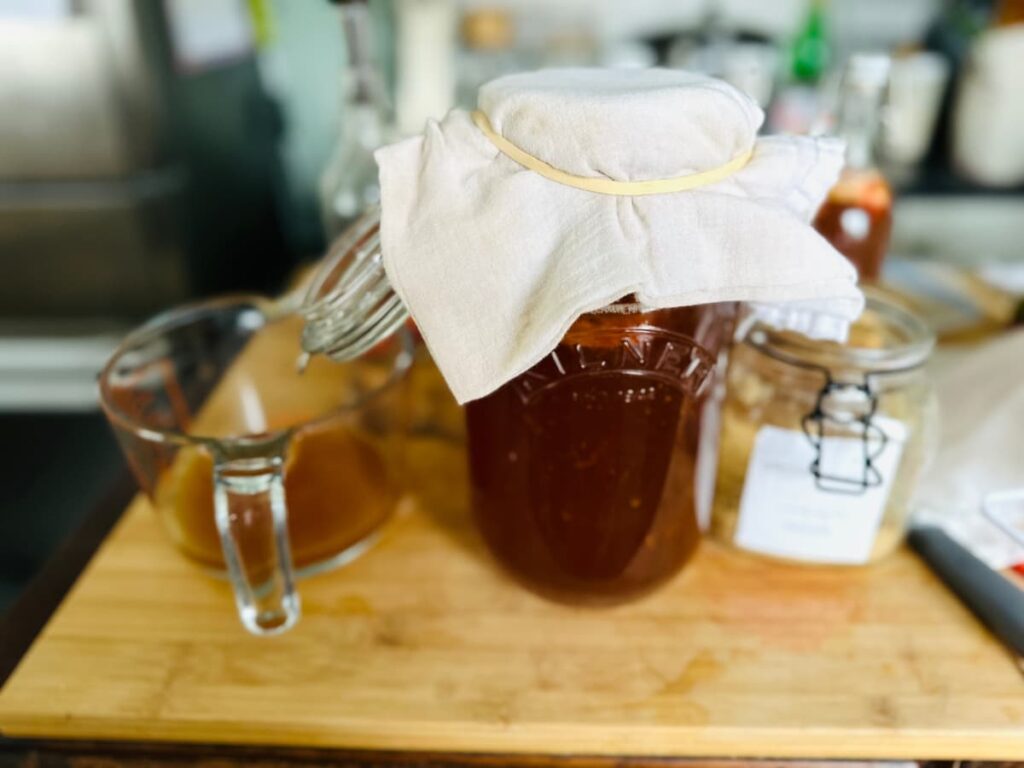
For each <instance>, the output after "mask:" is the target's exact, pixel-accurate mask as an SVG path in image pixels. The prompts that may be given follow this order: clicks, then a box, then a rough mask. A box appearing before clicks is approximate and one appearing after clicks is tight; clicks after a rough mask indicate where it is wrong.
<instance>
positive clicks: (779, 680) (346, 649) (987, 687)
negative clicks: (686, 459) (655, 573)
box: [0, 377, 1024, 759]
mask: <svg viewBox="0 0 1024 768" xmlns="http://www.w3.org/2000/svg"><path fill="white" fill-rule="evenodd" d="M424 380H427V381H429V377H428V378H427V379H424ZM439 425H440V426H439ZM410 445H411V453H412V470H411V472H412V482H413V484H414V486H415V487H416V489H417V493H416V497H415V500H413V501H411V502H410V503H408V504H406V505H405V509H404V511H403V513H402V514H401V515H399V516H398V518H397V519H396V520H395V521H394V523H393V524H391V525H390V527H389V528H388V530H387V531H386V534H385V536H384V537H383V540H382V541H381V542H380V544H378V546H377V547H376V548H375V549H373V550H372V551H371V552H369V553H368V554H367V555H365V556H364V557H363V558H362V559H360V560H358V561H357V562H355V563H353V564H352V565H350V566H348V567H346V568H344V569H342V570H339V571H336V572H333V573H328V574H324V575H321V576H318V577H315V578H312V579H309V580H307V581H304V582H302V584H301V592H302V600H303V612H304V615H303V618H302V620H301V622H300V623H299V625H298V626H297V628H296V629H295V630H293V631H292V632H290V633H288V634H286V635H284V636H281V637H278V638H271V639H266V638H255V637H250V636H249V635H247V634H246V633H245V632H244V630H243V629H242V628H241V626H240V624H239V623H238V620H237V618H236V617H235V614H234V607H233V602H232V598H231V594H230V590H229V589H228V586H227V584H226V583H225V582H223V581H222V580H219V579H217V578H215V577H211V576H210V575H209V574H207V573H206V572H204V571H203V570H201V569H200V568H199V567H197V566H195V565H194V564H192V563H190V562H189V561H187V560H185V559H184V558H183V557H181V556H180V555H179V554H178V553H177V552H176V551H175V550H174V549H173V548H172V547H171V546H170V545H169V544H168V541H167V538H166V536H165V534H164V532H163V531H162V530H161V529H160V527H159V525H158V522H157V520H156V518H155V516H154V514H153V513H152V511H151V509H150V508H149V506H148V503H147V502H146V501H145V500H142V499H139V500H136V501H135V502H134V503H133V505H132V506H131V508H130V509H129V511H128V513H127V514H126V516H125V517H124V519H123V520H122V522H121V523H120V524H119V526H118V527H117V528H116V529H115V531H114V533H113V534H112V535H111V537H110V538H109V540H108V541H107V542H106V543H105V545H104V546H103V547H102V549H101V550H100V552H99V553H98V555H97V557H96V558H95V559H94V561H93V562H92V563H91V565H90V566H89V568H88V569H87V570H86V571H85V573H84V575H83V577H82V578H81V579H80V581H79V582H78V584H77V585H76V586H75V588H74V589H73V590H72V592H71V593H70V595H69V597H68V598H67V599H66V600H65V602H64V604H63V605H62V607H61V608H60V609H59V611H58V612H57V613H56V615H55V616H54V618H53V619H52V621H51V622H50V623H49V625H48V626H47V627H46V629H45V630H44V632H43V633H42V635H41V636H40V638H39V639H38V640H37V641H36V643H35V645H34V646H33V647H32V649H31V650H30V652H29V653H28V655H27V656H26V658H25V659H24V661H23V662H22V664H21V665H20V667H19V668H18V669H17V670H16V671H15V673H14V675H13V676H12V677H11V679H10V680H9V682H8V684H7V685H6V687H5V688H4V689H3V691H2V692H0V731H2V732H3V733H4V734H5V735H7V736H11V737H31V738H76V739H123V740H133V741H146V740H162V741H182V742H198V743H224V744H232V743H233V744H250V745H272V744H273V745H287V746H294V747H331V748H337V749H357V750H363V749H373V750H391V751H394V750H425V751H433V752H447V753H450V752H459V753H522V754H527V753H532V754H562V755H570V754H577V755H580V754H590V755H623V756H677V757H685V756H703V757H714V756H723V757H724V756H730V757H773V758H851V759H861V758H918V759H927V758H932V759H953V758H963V759H1014V758H1017V759H1020V758H1024V677H1022V676H1021V674H1020V671H1019V670H1018V669H1017V667H1016V665H1015V664H1014V661H1013V660H1012V659H1011V658H1010V656H1009V655H1008V654H1007V652H1006V651H1005V650H1004V649H1003V648H1002V647H1001V646H1000V645H999V644H998V643H997V642H996V641H995V640H994V639H993V638H991V637H990V636H989V635H988V634H987V632H986V631H985V630H984V629H983V628H982V627H981V626H980V625H979V624H977V622H976V621H975V620H974V619H973V618H972V617H971V616H970V614H969V613H968V612H967V611H966V610H965V609H964V608H963V607H962V606H961V605H960V604H959V603H958V602H957V601H956V600H955V598H953V597H952V596H951V595H950V594H948V593H947V592H946V591H945V590H944V589H943V588H942V587H941V586H940V585H939V583H938V582H937V581H936V579H935V578H934V577H933V576H932V575H931V574H930V573H929V572H928V571H927V570H926V569H925V568H924V567H923V566H922V565H921V564H920V563H919V562H918V561H917V560H916V559H915V558H914V557H913V556H912V555H910V554H909V553H907V552H904V551H901V552H898V553H897V554H896V555H894V556H893V557H891V558H890V559H888V560H886V561H884V562H883V563H881V564H879V565H877V566H875V567H871V568H867V569H862V570H844V569H830V568H817V569H816V568H797V567H790V566H782V565H777V564H772V563H768V562H764V561H761V560H757V559H753V558H751V557H749V556H745V555H740V554H736V553H733V552H730V551H726V550H724V549H722V548H720V547H717V546H714V545H712V544H710V543H705V544H704V545H703V547H702V549H701V551H700V553H699V554H698V556H697V558H696V560H695V561H694V562H693V563H692V564H691V565H690V566H689V567H688V568H687V569H685V570H684V571H683V572H682V573H681V574H680V575H679V576H678V577H677V578H676V579H675V580H674V581H672V582H671V583H670V584H669V585H668V586H667V587H665V588H664V589H662V590H661V591H659V592H658V593H656V594H654V595H652V596H650V597H648V598H645V599H643V600H641V601H639V602H636V603H633V604H631V605H627V606H623V607H618V608H612V609H607V608H605V609H582V608H572V607H566V606H562V605H557V604H553V603H550V602H547V601H545V600H543V599H541V598H538V597H535V596H533V595H532V594H530V593H528V592H526V591H524V590H523V589H521V588H519V587H518V586H517V585H515V584H514V583H512V582H511V581H510V580H509V579H508V578H507V577H506V576H505V575H504V574H503V573H501V572H500V571H499V570H498V569H497V568H496V566H495V565H494V564H493V562H492V561H491V559H490V558H489V556H488V554H487V552H486V551H485V550H484V548H483V546H482V544H481V542H480V541H479V539H478V538H477V535H476V533H475V531H474V528H473V526H472V522H471V520H470V517H469V514H468V509H467V489H466V476H465V456H464V448H463V445H462V442H461V440H460V439H459V438H458V421H457V414H455V415H454V416H453V411H452V410H451V409H449V408H448V406H447V405H444V404H442V406H440V408H439V410H438V411H436V412H434V411H430V409H425V410H423V412H421V413H420V414H419V422H418V426H417V429H416V434H415V436H414V437H413V438H412V439H411V444H410ZM339 471H343V469H342V470H339Z"/></svg>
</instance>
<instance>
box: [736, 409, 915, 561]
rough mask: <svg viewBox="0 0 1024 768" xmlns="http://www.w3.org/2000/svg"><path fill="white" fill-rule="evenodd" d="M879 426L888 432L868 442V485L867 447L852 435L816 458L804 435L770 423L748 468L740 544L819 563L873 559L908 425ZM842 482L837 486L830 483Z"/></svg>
mask: <svg viewBox="0 0 1024 768" xmlns="http://www.w3.org/2000/svg"><path fill="white" fill-rule="evenodd" d="M873 424H874V425H876V426H877V427H879V428H880V429H881V430H882V431H883V432H884V433H885V435H886V437H887V440H886V442H885V444H884V446H883V445H882V444H881V441H880V440H879V438H878V437H877V436H875V437H871V438H869V440H868V443H867V451H868V453H869V455H871V456H872V464H873V466H874V468H875V469H876V470H877V471H878V474H877V475H873V474H872V475H871V477H872V478H874V479H875V480H877V481H878V484H877V485H874V486H872V487H868V488H862V487H860V486H859V485H858V484H857V483H856V482H853V481H857V480H860V479H862V478H864V477H865V461H864V457H865V443H864V441H862V440H860V439H858V438H854V437H826V438H825V439H824V440H823V441H822V443H821V452H820V470H819V473H820V474H821V475H822V478H820V479H819V478H816V477H815V476H814V474H813V472H812V470H811V465H812V463H813V462H814V460H815V457H816V456H817V455H818V453H817V452H816V450H815V448H814V446H813V445H812V443H811V441H810V440H809V439H808V437H807V435H805V434H804V433H803V432H802V431H798V430H790V429H781V428H779V427H773V426H764V427H761V429H760V430H759V431H758V433H757V438H756V439H755V441H754V449H753V451H752V452H751V454H750V462H749V463H748V465H747V475H746V481H745V482H744V486H743V495H742V498H741V500H740V512H739V521H738V523H737V525H736V535H735V539H734V541H735V543H736V545H737V546H740V547H743V548H744V549H749V550H752V551H754V552H760V553H762V554H766V555H774V556H776V557H787V558H791V559H794V560H806V561H810V562H818V563H842V564H859V563H864V562H867V560H868V557H869V556H870V554H871V548H872V546H873V545H874V542H875V536H876V534H877V533H878V527H879V525H880V524H881V522H882V516H883V514H884V512H885V505H886V502H887V501H888V499H889V491H890V490H891V488H892V482H893V478H894V477H895V475H896V471H897V468H898V467H899V461H900V456H901V455H902V453H903V444H904V442H905V441H906V437H907V430H906V427H905V426H904V425H903V424H902V423H901V422H899V421H896V420H895V419H887V418H884V417H879V416H876V417H875V418H874V419H873ZM828 477H832V478H840V480H839V482H835V481H829V480H828V479H827V478H828Z"/></svg>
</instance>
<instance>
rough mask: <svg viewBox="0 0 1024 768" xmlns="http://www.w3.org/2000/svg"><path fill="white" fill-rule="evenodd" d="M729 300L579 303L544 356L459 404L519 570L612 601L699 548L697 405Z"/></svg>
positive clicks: (487, 498) (488, 502)
mask: <svg viewBox="0 0 1024 768" xmlns="http://www.w3.org/2000/svg"><path fill="white" fill-rule="evenodd" d="M732 312H733V307H732V305H707V306H700V307H689V308H681V309H671V310H658V311H653V312H643V313H633V314H621V313H620V314H616V313H598V314H590V315H585V316H583V317H581V318H580V319H579V320H578V321H577V322H576V323H575V324H574V325H573V326H572V328H571V329H570V330H569V332H568V333H567V334H566V336H565V338H564V339H563V340H562V342H561V343H560V344H559V345H558V347H557V348H556V349H555V350H554V351H553V352H552V353H551V354H550V355H548V356H547V357H546V358H545V359H544V360H542V361H541V362H540V363H538V364H537V365H535V366H534V367H533V368H531V369H530V370H529V371H527V372H526V373H524V374H522V375H521V376H519V377H517V378H516V379H514V380H512V381H511V382H509V383H507V384H505V385H504V386H503V387H501V388H500V389H498V390H497V391H496V392H494V393H492V394H491V395H488V396H487V397H484V398H482V399H480V400H477V401H474V402H472V403H470V404H469V405H468V406H467V409H466V416H467V426H468V437H469V451H470V478H471V483H472V493H473V510H474V514H475V516H476V520H477V523H478V524H479V527H480V530H481V531H482V533H483V536H484V539H485V540H486V542H487V544H488V546H489V547H490V548H491V550H492V551H493V552H494V554H495V555H496V556H497V558H498V559H499V560H500V561H501V562H502V563H503V564H504V565H505V566H506V567H507V568H508V569H509V570H510V571H511V572H512V574H513V575H514V576H516V577H517V578H518V579H519V580H520V581H522V582H524V583H525V584H526V585H527V586H529V587H531V588H532V589H534V590H535V591H537V592H540V593H542V594H544V595H547V596H549V597H553V598H555V599H560V600H565V601H569V602H588V603H594V602H596V603H602V602H619V601H622V600H624V599H628V598H630V597H633V596H636V595H639V594H642V593H644V592H646V591H648V590H650V589H651V588H653V587H655V586H656V585H658V584H660V583H661V582H663V581H665V580H666V579H668V578H669V577H670V576H672V575H673V574H674V573H675V572H676V571H677V570H678V569H679V568H680V567H681V566H682V565H683V564H684V563H685V562H686V560H687V559H688V558H689V557H690V555H691V554H692V553H693V552H694V550H695V549H696V547H697V542H698V539H699V531H698V527H697V518H696V513H695V495H696V492H695V480H696V465H697V454H698V438H699V418H700V411H701V407H702V405H703V400H704V393H705V391H706V390H707V388H708V387H707V384H708V379H709V378H710V376H711V375H712V373H713V369H714V366H715V363H716V360H717V353H718V349H719V348H720V346H721V345H722V343H723V341H724V340H725V338H726V337H727V335H728V332H729V330H730V329H731V318H732Z"/></svg>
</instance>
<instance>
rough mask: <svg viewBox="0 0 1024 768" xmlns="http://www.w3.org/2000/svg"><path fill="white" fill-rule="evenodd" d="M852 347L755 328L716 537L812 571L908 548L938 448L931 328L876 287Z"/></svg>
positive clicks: (737, 350)
mask: <svg viewBox="0 0 1024 768" xmlns="http://www.w3.org/2000/svg"><path fill="white" fill-rule="evenodd" d="M865 293H866V295H867V307H866V309H865V312H864V314H863V315H862V317H861V318H860V320H858V321H857V323H856V324H854V326H853V327H852V328H851V332H850V339H849V341H848V342H847V343H846V344H836V343H832V342H820V341H813V340H810V339H807V338H806V337H803V336H798V335H796V334H793V333H789V332H779V331H774V330H771V329H769V328H767V327H765V326H763V325H760V324H756V325H754V326H753V328H752V329H751V330H750V331H749V332H748V333H746V334H745V336H744V339H743V341H742V342H739V343H737V344H735V345H734V347H733V350H732V352H731V354H730V360H729V366H728V373H727V376H726V387H725V397H724V403H723V406H722V412H721V416H722V430H721V439H720V445H719V461H718V471H717V479H716V483H715V496H714V505H713V513H712V524H711V525H712V528H711V529H712V534H713V536H714V537H715V538H717V539H719V540H720V541H723V542H726V543H728V544H731V545H734V546H736V547H739V548H741V549H745V550H748V551H752V552H756V553H759V554H762V555H768V556H772V557H777V558H783V559H788V560H795V561H801V562H811V563H828V564H846V565H855V564H862V563H867V562H871V561H874V560H877V559H878V558H881V557H883V556H884V555H886V554H888V553H889V552H891V551H892V550H893V549H894V548H895V547H896V546H897V545H898V544H899V543H900V542H901V541H902V540H903V536H904V532H905V530H906V526H907V519H908V515H909V511H910V501H911V495H912V493H913V491H914V485H915V483H916V481H917V478H918V476H919V475H920V473H921V471H922V470H923V469H924V467H925V466H926V463H927V460H928V459H929V458H930V456H931V454H932V452H933V449H934V444H935V440H936V434H937V433H936V415H937V410H936V404H935V398H934V395H933V393H932V390H931V386H930V383H929V380H928V377H927V375H926V373H925V370H924V368H923V364H924V363H925V361H926V359H927V358H928V356H929V354H930V352H931V349H932V347H933V345H934V336H933V334H932V333H931V331H930V330H929V329H928V328H927V327H926V326H925V325H924V323H923V322H922V321H921V320H919V319H918V318H917V317H916V316H915V315H913V314H911V313H910V312H909V311H907V310H905V309H903V308H901V307H900V306H899V305H897V304H896V303H894V302H893V301H891V300H889V299H886V298H885V297H884V296H883V295H882V294H881V293H880V292H878V291H874V290H871V289H868V290H866V291H865Z"/></svg>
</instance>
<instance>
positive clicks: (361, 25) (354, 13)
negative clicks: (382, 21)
mask: <svg viewBox="0 0 1024 768" xmlns="http://www.w3.org/2000/svg"><path fill="white" fill-rule="evenodd" d="M339 10H340V13H341V26H342V31H343V33H344V36H345V49H346V53H347V60H346V66H345V75H344V77H345V86H344V97H343V98H344V102H345V107H346V108H348V109H352V108H353V107H354V106H363V107H372V108H373V111H374V112H375V113H376V114H377V115H378V116H379V117H380V118H381V119H383V117H384V116H385V115H386V113H387V97H386V95H385V91H384V83H383V79H382V77H381V74H380V71H379V69H378V67H377V63H376V61H375V59H374V55H373V44H372V41H373V28H372V25H371V22H370V10H369V8H368V7H367V5H366V3H365V2H359V1H358V0H356V1H354V2H347V3H343V4H342V5H341V6H340V9H339ZM364 111H369V110H364Z"/></svg>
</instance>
